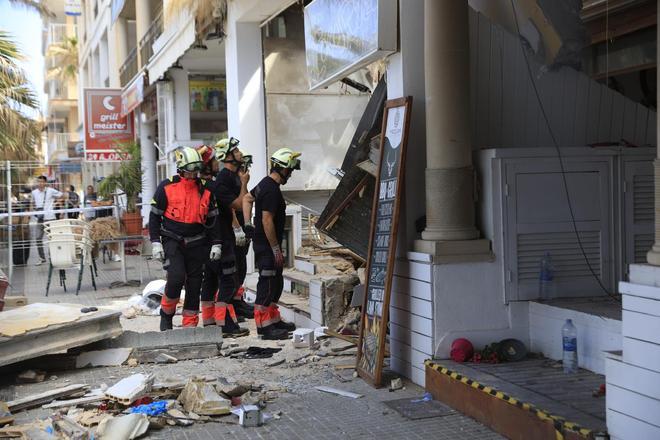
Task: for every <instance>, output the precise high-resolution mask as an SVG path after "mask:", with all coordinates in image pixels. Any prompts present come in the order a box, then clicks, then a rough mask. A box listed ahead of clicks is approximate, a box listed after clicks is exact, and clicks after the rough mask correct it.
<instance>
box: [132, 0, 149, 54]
mask: <svg viewBox="0 0 660 440" xmlns="http://www.w3.org/2000/svg"><path fill="white" fill-rule="evenodd" d="M151 20H152V16H151V2H150V1H149V0H137V1H136V2H135V36H136V41H135V46H136V47H138V66H140V67H142V66H143V61H142V59H141V58H142V57H141V56H140V49H139V46H140V40H142V37H144V35H145V34H146V33H147V30H148V29H149V26H151ZM144 61H145V62H146V61H147V60H144Z"/></svg>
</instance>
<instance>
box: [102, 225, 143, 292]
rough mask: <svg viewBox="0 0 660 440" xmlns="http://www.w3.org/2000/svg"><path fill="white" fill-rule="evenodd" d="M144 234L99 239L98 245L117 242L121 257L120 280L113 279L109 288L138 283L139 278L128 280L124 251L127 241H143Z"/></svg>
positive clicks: (137, 284) (136, 284) (134, 285)
mask: <svg viewBox="0 0 660 440" xmlns="http://www.w3.org/2000/svg"><path fill="white" fill-rule="evenodd" d="M143 240H144V236H142V235H122V236H120V237H114V238H107V239H104V240H99V242H98V243H99V244H100V245H104V244H109V243H119V258H121V274H122V281H115V282H113V283H111V284H110V288H111V289H114V288H116V287H127V286H132V287H136V286H139V285H140V281H139V280H129V279H128V274H127V273H126V252H125V245H126V242H128V241H143Z"/></svg>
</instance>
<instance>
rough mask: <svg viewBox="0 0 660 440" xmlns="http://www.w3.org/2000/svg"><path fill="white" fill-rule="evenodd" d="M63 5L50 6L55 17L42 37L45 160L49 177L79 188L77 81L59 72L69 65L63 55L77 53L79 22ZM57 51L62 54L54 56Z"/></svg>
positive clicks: (61, 0) (80, 158)
mask: <svg viewBox="0 0 660 440" xmlns="http://www.w3.org/2000/svg"><path fill="white" fill-rule="evenodd" d="M64 3H65V2H64V0H59V1H56V0H54V1H51V2H50V3H49V7H50V8H51V10H52V11H53V13H54V16H53V17H50V18H49V19H48V20H47V21H46V22H45V23H44V29H43V35H42V38H43V43H42V50H43V54H44V56H45V63H44V66H45V70H46V71H45V73H44V75H45V82H44V92H45V93H46V95H47V97H48V103H47V107H46V112H45V115H44V120H45V124H46V148H45V149H44V150H45V155H44V156H45V162H46V164H47V165H48V166H49V168H48V174H49V175H50V176H51V177H52V178H55V179H56V180H57V181H58V183H61V184H73V185H80V182H81V178H80V176H81V162H82V155H83V150H82V143H81V137H80V132H79V129H78V128H79V125H80V122H79V121H80V118H79V112H78V79H77V77H76V76H75V75H67V74H64V73H61V72H57V71H56V69H57V68H58V67H64V66H62V63H63V62H66V60H65V59H64V58H65V57H64V56H63V55H61V53H62V51H69V50H73V51H75V46H76V39H77V24H76V18H75V17H73V16H69V15H66V14H65V10H64ZM54 49H59V50H60V52H59V53H55V51H54Z"/></svg>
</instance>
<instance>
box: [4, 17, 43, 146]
mask: <svg viewBox="0 0 660 440" xmlns="http://www.w3.org/2000/svg"><path fill="white" fill-rule="evenodd" d="M22 58H23V57H22V55H21V53H20V52H19V50H18V48H17V47H16V44H15V43H14V42H13V41H12V40H11V38H10V36H9V34H8V33H7V32H5V31H2V30H0V152H2V154H3V156H5V158H7V159H8V158H16V159H22V158H27V157H30V156H32V155H33V152H34V145H35V144H36V143H37V142H38V140H39V138H40V133H41V124H40V123H38V122H37V121H35V120H34V119H30V118H28V117H26V116H25V115H24V114H23V113H22V112H21V110H22V109H32V110H38V109H39V103H38V101H37V98H36V96H35V95H34V92H33V91H32V89H31V88H30V87H29V84H28V81H27V78H26V77H25V72H23V70H22V69H21V68H20V67H19V66H18V64H17V61H19V60H21V59H22Z"/></svg>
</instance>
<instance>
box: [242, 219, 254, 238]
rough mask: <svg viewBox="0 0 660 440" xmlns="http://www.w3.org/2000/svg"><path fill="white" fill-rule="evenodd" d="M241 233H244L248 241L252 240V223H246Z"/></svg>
mask: <svg viewBox="0 0 660 440" xmlns="http://www.w3.org/2000/svg"><path fill="white" fill-rule="evenodd" d="M243 231H244V232H245V237H246V238H247V239H248V240H252V239H253V238H254V225H253V224H252V223H246V224H245V226H243Z"/></svg>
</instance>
